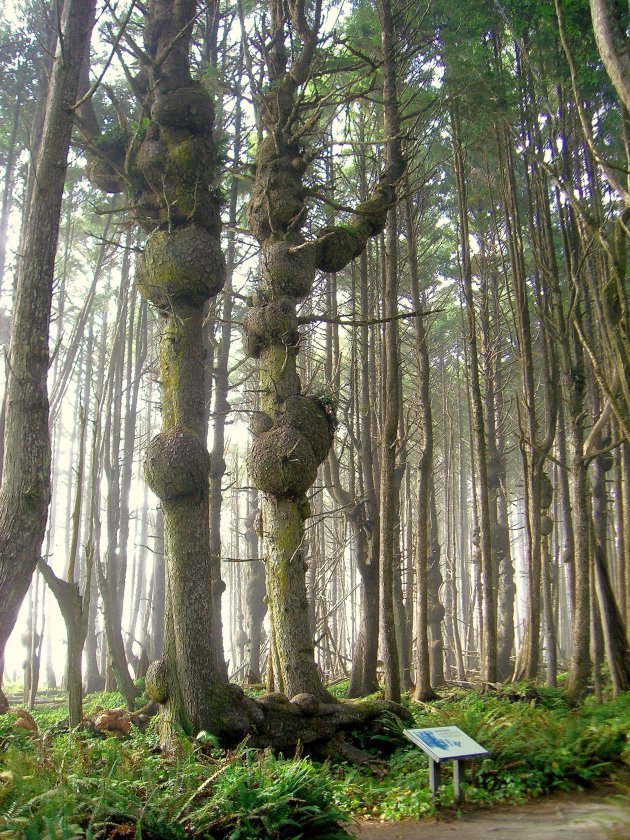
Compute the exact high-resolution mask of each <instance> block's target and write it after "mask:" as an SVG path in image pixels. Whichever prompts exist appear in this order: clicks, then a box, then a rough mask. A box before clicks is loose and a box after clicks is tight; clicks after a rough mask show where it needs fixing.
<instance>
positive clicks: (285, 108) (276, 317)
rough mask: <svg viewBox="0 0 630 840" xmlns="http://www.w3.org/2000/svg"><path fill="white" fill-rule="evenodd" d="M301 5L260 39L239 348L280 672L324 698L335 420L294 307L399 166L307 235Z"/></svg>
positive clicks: (380, 220) (287, 684)
mask: <svg viewBox="0 0 630 840" xmlns="http://www.w3.org/2000/svg"><path fill="white" fill-rule="evenodd" d="M307 6H309V4H307V3H305V2H304V0H296V2H290V3H288V4H287V5H286V6H285V5H284V4H283V3H281V2H278V0H271V2H270V10H269V11H270V17H269V39H268V41H267V42H266V43H265V44H264V45H263V52H264V54H265V58H266V64H267V70H268V78H267V80H266V82H267V83H268V86H267V88H265V89H264V90H263V89H262V88H261V89H260V90H258V91H257V93H258V97H259V103H260V107H259V115H260V119H261V123H262V125H261V128H262V139H261V140H260V142H259V144H258V149H257V155H256V174H255V180H254V192H253V197H252V201H251V204H250V208H249V223H250V229H251V231H252V233H253V234H254V236H255V237H256V239H257V240H258V242H259V243H260V245H261V250H262V277H261V281H260V284H259V287H258V289H257V291H256V294H255V295H254V297H253V305H252V307H251V308H250V310H249V312H248V314H247V316H246V319H245V324H244V340H245V349H246V352H247V353H248V355H249V356H251V357H253V358H257V359H259V364H260V388H261V405H260V407H261V412H260V413H259V414H258V415H257V416H256V418H255V428H254V432H255V434H256V435H257V436H256V439H255V441H254V443H253V445H252V448H251V451H250V454H249V458H248V469H249V474H250V477H251V480H252V482H253V483H254V485H255V486H256V487H257V488H258V489H259V490H260V491H261V495H262V522H261V534H262V538H263V545H264V556H265V564H266V571H267V594H268V600H269V611H270V615H271V621H272V625H273V638H274V642H275V649H276V661H277V663H278V666H279V673H278V674H276V675H275V676H276V677H277V680H278V682H279V688H280V689H281V690H282V691H284V692H286V693H287V694H289V695H291V694H296V693H302V692H307V693H310V694H313V695H315V696H316V697H319V698H322V699H324V698H325V697H326V694H327V693H326V691H325V690H324V688H323V686H322V684H321V680H320V677H319V674H318V672H317V667H316V665H315V660H314V656H313V640H312V637H311V634H310V630H309V621H308V600H307V597H306V586H305V561H304V552H303V546H304V523H305V521H306V519H307V518H308V517H309V515H310V506H309V503H308V499H307V497H306V494H307V492H308V490H309V488H310V487H311V485H312V484H313V482H314V480H315V477H316V475H317V468H318V466H319V464H321V463H322V461H323V460H324V459H325V458H326V456H327V454H328V450H329V448H330V444H331V441H332V434H333V425H334V421H333V418H332V416H331V411H330V407H329V405H327V404H326V403H324V402H321V401H318V400H316V399H314V398H312V397H309V396H305V395H304V394H302V389H301V383H300V378H299V376H298V373H297V366H296V359H297V355H298V347H299V331H298V321H297V317H296V304H297V302H298V301H299V300H301V299H302V298H304V297H306V296H307V295H308V294H309V292H310V289H311V285H312V283H313V280H314V278H315V272H316V270H317V269H319V270H321V271H327V272H333V271H339V270H340V269H341V268H343V267H344V266H345V265H346V264H347V263H348V262H350V261H351V260H352V259H354V258H355V257H356V256H358V255H359V254H360V253H361V252H362V251H363V249H364V248H365V245H366V243H367V240H368V238H369V237H370V236H373V235H374V234H375V233H379V232H380V231H381V230H382V229H383V226H384V224H385V215H386V213H387V210H388V209H389V207H391V206H392V204H393V200H394V190H393V184H394V183H395V181H396V180H397V179H398V177H400V174H401V171H400V169H398V168H396V169H393V168H391V169H388V170H387V171H386V172H385V174H384V175H383V176H382V178H381V180H380V182H379V184H378V186H377V189H376V191H375V194H374V195H373V196H372V197H371V199H369V200H368V201H367V202H365V203H364V204H363V205H361V206H360V207H359V208H358V209H357V211H356V215H355V216H354V217H353V218H352V219H351V225H345V226H331V227H327V228H325V229H324V230H323V231H321V233H320V235H319V236H318V237H317V238H315V239H312V240H310V241H305V239H304V236H303V234H302V227H303V226H304V223H305V221H306V213H307V208H306V204H305V188H304V185H303V177H304V174H305V172H306V170H307V168H308V163H309V157H308V154H307V152H306V148H305V144H306V140H307V136H308V134H309V133H310V132H311V131H312V110H310V106H312V105H313V104H314V103H309V102H308V95H307V93H306V91H305V85H306V84H307V82H308V81H309V79H310V77H311V72H312V68H313V62H314V59H315V55H316V49H317V44H318V32H319V26H320V16H321V6H320V5H319V4H316V6H315V8H314V9H311V8H307ZM289 35H290V36H291V49H292V60H291V61H289V49H288V46H287V44H288V38H289ZM304 106H306V107H307V108H309V110H307V111H305V107H304Z"/></svg>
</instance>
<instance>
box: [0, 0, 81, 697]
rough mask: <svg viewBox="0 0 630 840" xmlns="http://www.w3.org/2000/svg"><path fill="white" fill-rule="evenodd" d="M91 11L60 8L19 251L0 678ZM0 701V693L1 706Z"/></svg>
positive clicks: (42, 447)
mask: <svg viewBox="0 0 630 840" xmlns="http://www.w3.org/2000/svg"><path fill="white" fill-rule="evenodd" d="M95 5H96V4H95V2H85V0H66V2H65V3H64V7H63V12H62V16H61V20H60V43H59V46H58V49H57V53H56V55H55V61H54V65H53V70H52V77H51V80H50V87H49V91H48V95H47V97H46V109H45V118H44V127H43V134H42V139H41V144H40V147H39V152H38V155H37V160H36V162H35V171H36V176H37V177H36V180H35V184H34V187H33V198H32V201H31V202H30V204H29V208H28V218H27V220H26V224H25V228H24V238H23V241H22V248H21V250H22V257H21V260H20V267H19V272H18V278H17V286H16V293H15V301H14V311H13V320H12V325H11V339H10V346H9V357H10V366H9V372H8V378H7V409H6V426H5V454H4V466H3V481H2V488H1V489H0V600H1V601H2V604H3V609H2V614H1V615H0V676H1V674H2V671H3V666H4V648H5V645H6V642H7V639H8V637H9V634H10V633H11V631H12V629H13V626H14V624H15V621H16V618H17V613H18V610H19V608H20V605H21V603H22V600H23V599H24V595H25V594H26V591H27V589H28V586H29V583H30V581H31V577H32V574H33V570H34V569H35V566H36V564H37V560H38V558H39V553H40V550H41V545H42V540H43V537H44V529H45V526H46V517H47V513H48V504H49V501H50V437H49V431H48V394H47V384H46V378H47V375H48V365H49V352H48V336H49V325H50V309H51V300H52V290H53V279H54V270H55V252H56V248H57V237H58V232H59V218H60V214H61V201H62V197H63V187H64V182H65V174H66V167H67V160H68V150H69V148H70V139H71V134H72V126H73V123H74V115H75V110H74V106H75V102H76V98H77V90H78V84H79V74H80V70H81V64H82V63H83V61H84V57H85V54H86V47H87V45H88V44H89V41H90V36H91V32H92V26H93V22H94V14H95ZM2 700H3V696H2V694H1V692H0V705H2Z"/></svg>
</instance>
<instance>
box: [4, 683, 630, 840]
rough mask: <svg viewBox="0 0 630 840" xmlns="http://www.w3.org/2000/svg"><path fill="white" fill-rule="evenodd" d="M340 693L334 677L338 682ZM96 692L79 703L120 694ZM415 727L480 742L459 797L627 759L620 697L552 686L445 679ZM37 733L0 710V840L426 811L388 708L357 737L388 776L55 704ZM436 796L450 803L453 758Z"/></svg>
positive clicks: (221, 839)
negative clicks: (495, 688)
mask: <svg viewBox="0 0 630 840" xmlns="http://www.w3.org/2000/svg"><path fill="white" fill-rule="evenodd" d="M339 691H340V692H341V691H343V686H339ZM120 705H122V703H121V698H120V696H119V695H104V694H100V695H95V696H93V697H92V698H89V699H88V702H87V703H86V707H87V710H88V711H95V710H97V709H99V708H107V707H110V708H111V707H113V706H120ZM410 710H411V712H412V714H413V717H414V721H415V726H416V727H426V726H444V725H455V726H459V727H461V729H463V730H464V731H465V732H467V733H468V734H469V735H470V736H471V737H473V738H474V739H475V740H477V741H479V742H480V743H481V744H482V745H483V746H484V747H486V749H488V750H489V751H490V756H489V757H488V758H485V759H483V760H477V761H469V762H465V774H464V781H465V783H466V798H467V801H469V802H473V803H478V804H481V805H492V804H494V803H498V802H506V801H509V802H522V801H523V800H525V799H527V798H530V797H534V796H538V795H540V794H543V793H547V792H551V791H554V790H558V789H566V788H570V787H572V786H576V785H577V786H582V787H584V786H587V785H589V784H590V783H592V782H593V780H595V779H597V778H601V777H606V776H609V775H611V774H612V773H613V772H614V770H615V768H616V767H619V766H620V763H623V762H625V763H626V764H630V747H629V745H628V735H627V733H628V732H630V695H629V694H627V695H624V696H622V697H620V698H618V699H616V700H613V701H610V702H608V703H606V704H604V705H601V706H597V705H595V704H594V703H593V702H592V701H590V700H589V701H586V702H585V703H584V704H583V705H582V706H580V707H579V708H577V709H569V708H568V707H567V705H566V703H565V702H564V699H563V695H562V694H561V692H559V691H551V690H547V689H541V688H540V687H534V686H517V687H515V686H510V687H509V689H503V690H501V691H499V692H497V693H496V694H493V695H485V696H480V695H479V694H477V693H475V692H471V691H469V692H463V691H451V692H449V693H448V694H446V695H443V696H442V698H441V699H440V700H437V701H435V702H433V703H430V704H420V705H415V704H411V705H410ZM34 714H35V717H36V718H37V722H38V725H39V729H40V733H41V735H40V737H38V738H32V737H30V736H29V735H28V734H26V733H25V732H24V731H22V730H19V729H16V728H15V726H14V720H15V718H14V716H13V715H11V714H8V715H5V716H3V717H0V840H18V838H20V840H21V838H26V840H35V838H51V840H52V838H55V840H57V838H63V840H74V838H83V837H86V838H92V840H104V838H110V837H112V838H113V837H116V838H127V837H128V838H135V840H142V838H144V840H157V839H158V838H164V839H165V840H171V838H189V837H199V838H216V840H228V838H229V840H245V838H269V840H273V838H278V840H285V839H286V840H289V838H291V840H297V838H300V837H303V838H341V837H346V836H347V834H346V832H345V831H344V829H343V827H342V826H343V824H344V822H347V821H349V820H350V819H352V818H356V817H371V818H376V819H385V820H398V819H402V818H417V817H422V816H425V815H429V814H432V813H433V812H434V810H435V803H434V802H433V800H432V798H431V795H430V793H429V789H428V763H427V759H426V756H424V754H423V753H422V752H421V751H420V750H419V749H418V748H417V747H415V746H413V745H412V744H410V743H409V742H407V741H406V740H405V739H404V737H403V735H402V725H401V724H399V723H398V721H397V719H396V718H394V717H393V716H390V717H387V718H386V719H385V720H384V722H383V724H382V725H381V726H380V727H379V730H378V732H377V733H376V734H372V735H371V736H370V737H369V738H367V737H366V736H365V735H363V736H361V738H360V739H359V740H360V742H361V744H362V746H363V747H364V748H365V749H368V750H370V751H373V752H374V753H380V754H381V755H386V756H388V765H387V771H386V773H385V774H384V775H382V776H381V775H380V774H376V773H374V772H372V771H370V770H368V769H356V768H355V767H350V766H348V765H344V764H337V765H330V764H325V765H322V764H318V763H317V762H314V761H311V760H310V759H308V758H303V757H298V758H290V759H284V758H282V757H276V756H273V755H272V754H271V753H269V752H267V751H262V752H261V751H255V750H252V749H249V748H248V747H247V745H246V744H244V745H242V746H241V747H240V748H239V749H237V750H236V751H233V752H223V751H221V750H219V749H216V748H212V747H211V744H209V743H203V742H202V741H203V739H202V740H200V741H197V742H191V741H190V740H186V739H182V741H181V745H180V749H179V751H178V754H177V755H176V756H174V757H165V756H163V755H162V754H161V753H160V752H159V751H158V749H157V744H156V741H155V736H154V735H152V734H151V732H150V731H148V732H146V733H144V734H143V733H140V732H138V731H135V730H134V731H133V732H132V733H131V734H130V735H128V736H113V735H112V736H98V735H94V734H93V733H91V734H90V733H88V732H87V731H76V732H64V731H63V728H64V727H63V724H60V720H61V719H62V718H63V715H64V712H63V709H62V708H50V709H46V710H42V711H38V712H35V713H34ZM443 782H444V784H443V785H442V787H441V788H440V804H442V805H451V804H453V790H452V784H451V780H450V765H447V768H446V770H445V772H444V773H443Z"/></svg>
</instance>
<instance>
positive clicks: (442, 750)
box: [404, 726, 489, 761]
mask: <svg viewBox="0 0 630 840" xmlns="http://www.w3.org/2000/svg"><path fill="white" fill-rule="evenodd" d="M404 734H405V736H406V737H407V738H408V739H409V740H410V741H411V742H412V743H414V744H415V745H416V746H417V747H420V749H422V750H424V751H425V753H426V754H427V755H428V756H429V758H432V759H433V761H452V760H453V759H460V758H476V757H477V756H483V755H488V754H489V753H488V750H484V748H483V747H482V746H481V744H478V743H477V742H476V741H473V739H472V738H471V737H470V736H469V735H466V733H465V732H462V730H461V729H460V728H459V727H458V726H438V727H435V728H432V729H405V730H404Z"/></svg>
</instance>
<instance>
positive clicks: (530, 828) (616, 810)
mask: <svg viewBox="0 0 630 840" xmlns="http://www.w3.org/2000/svg"><path fill="white" fill-rule="evenodd" d="M355 834H356V836H357V837H358V838H360V840H563V839H564V840H630V799H628V798H623V797H620V796H614V797H610V796H608V797H603V798H602V797H593V796H588V795H583V796H579V795H578V796H576V795H575V794H573V795H571V796H566V797H557V798H556V797H554V798H551V799H547V800H544V801H540V802H532V803H530V804H528V805H523V806H522V807H518V808H507V807H506V808H501V809H494V810H492V811H477V812H475V813H470V812H469V813H465V814H464V815H463V816H462V818H461V819H449V818H446V819H443V820H440V821H439V822H427V821H422V822H415V821H408V822H400V823H370V822H366V823H361V825H360V826H359V827H358V828H357V829H355Z"/></svg>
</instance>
